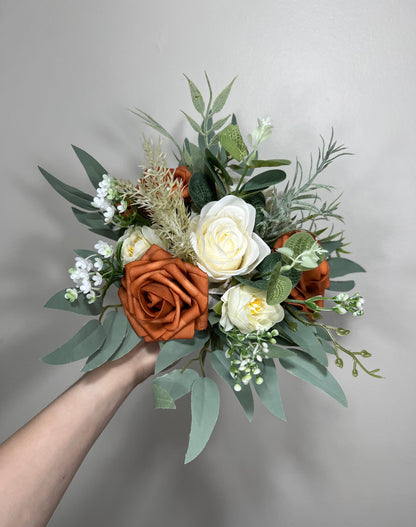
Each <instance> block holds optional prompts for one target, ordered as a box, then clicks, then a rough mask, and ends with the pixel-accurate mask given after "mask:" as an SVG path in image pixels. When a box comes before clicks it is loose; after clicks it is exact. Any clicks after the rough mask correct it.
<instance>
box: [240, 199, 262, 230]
mask: <svg viewBox="0 0 416 527" xmlns="http://www.w3.org/2000/svg"><path fill="white" fill-rule="evenodd" d="M243 199H244V201H246V202H247V203H249V204H250V205H252V206H253V207H254V208H255V209H256V219H255V222H254V225H255V226H257V225H258V224H259V223H260V222H262V221H263V219H264V210H265V208H266V199H265V197H264V195H263V193H262V192H257V193H256V194H251V195H249V196H244V197H243Z"/></svg>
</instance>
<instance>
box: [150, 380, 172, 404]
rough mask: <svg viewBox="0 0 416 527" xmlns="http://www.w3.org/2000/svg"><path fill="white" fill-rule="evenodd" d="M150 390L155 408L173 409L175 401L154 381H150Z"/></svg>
mask: <svg viewBox="0 0 416 527" xmlns="http://www.w3.org/2000/svg"><path fill="white" fill-rule="evenodd" d="M152 391H153V401H154V403H155V408H157V409H162V410H174V409H175V408H176V404H175V401H174V400H173V399H172V397H171V396H170V395H169V394H168V392H167V391H166V390H165V389H164V388H162V387H161V386H160V385H159V384H157V383H156V382H155V381H153V382H152Z"/></svg>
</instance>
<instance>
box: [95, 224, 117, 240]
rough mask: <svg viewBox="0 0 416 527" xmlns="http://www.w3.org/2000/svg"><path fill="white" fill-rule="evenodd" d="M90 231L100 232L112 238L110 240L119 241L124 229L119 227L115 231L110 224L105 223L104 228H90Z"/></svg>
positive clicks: (99, 233)
mask: <svg viewBox="0 0 416 527" xmlns="http://www.w3.org/2000/svg"><path fill="white" fill-rule="evenodd" d="M89 231H90V232H93V233H94V234H98V235H99V236H105V237H106V238H110V240H114V241H118V239H119V238H120V237H121V236H122V235H123V233H124V229H119V230H117V231H113V229H112V228H111V227H110V226H108V227H106V226H105V224H103V227H102V228H95V227H94V228H90V229H89Z"/></svg>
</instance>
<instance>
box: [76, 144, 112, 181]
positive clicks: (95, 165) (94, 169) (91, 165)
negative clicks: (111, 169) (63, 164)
mask: <svg viewBox="0 0 416 527" xmlns="http://www.w3.org/2000/svg"><path fill="white" fill-rule="evenodd" d="M72 148H73V149H74V152H75V153H76V155H77V157H78V159H79V160H80V161H81V164H82V166H83V167H84V169H85V172H86V173H87V176H88V178H89V180H90V181H91V183H92V185H93V186H94V188H98V184H99V183H100V182H101V180H102V179H103V176H104V175H105V174H108V172H107V170H106V169H105V168H104V167H103V166H101V165H100V163H99V162H98V161H96V160H95V159H94V158H93V157H92V156H90V154H87V152H85V150H82V149H81V148H78V147H77V146H74V145H72Z"/></svg>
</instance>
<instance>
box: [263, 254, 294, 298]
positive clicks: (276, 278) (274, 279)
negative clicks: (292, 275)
mask: <svg viewBox="0 0 416 527" xmlns="http://www.w3.org/2000/svg"><path fill="white" fill-rule="evenodd" d="M281 266H282V264H281V263H280V262H278V263H277V264H276V265H275V267H274V268H273V271H272V273H271V275H270V280H269V285H268V287H267V299H266V301H267V303H268V304H269V305H270V306H275V305H277V304H281V303H282V302H283V301H284V300H286V298H287V297H288V296H289V295H290V292H291V291H292V289H293V285H292V282H291V281H290V279H289V278H288V277H287V276H284V275H281V274H280V268H281Z"/></svg>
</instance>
